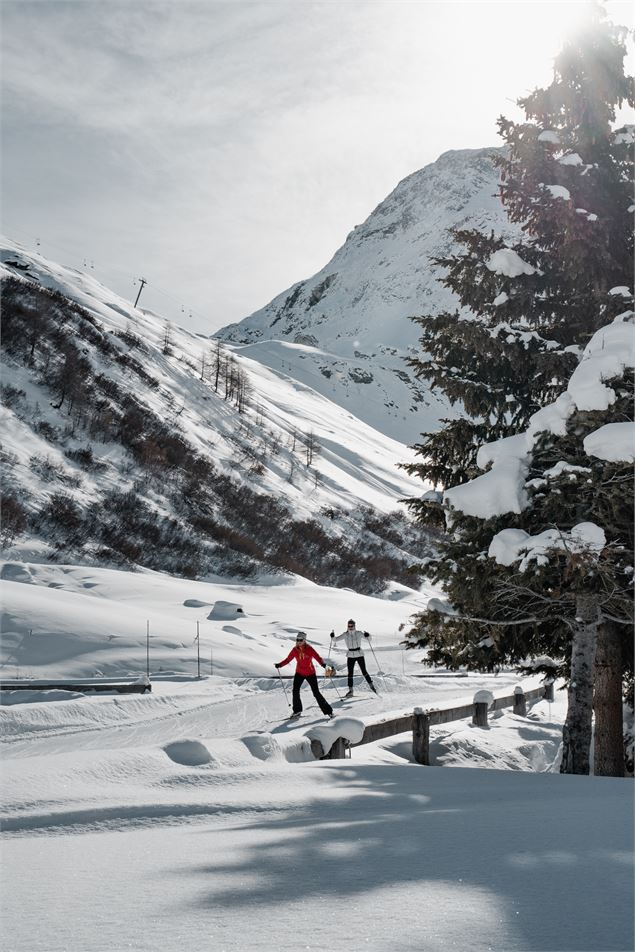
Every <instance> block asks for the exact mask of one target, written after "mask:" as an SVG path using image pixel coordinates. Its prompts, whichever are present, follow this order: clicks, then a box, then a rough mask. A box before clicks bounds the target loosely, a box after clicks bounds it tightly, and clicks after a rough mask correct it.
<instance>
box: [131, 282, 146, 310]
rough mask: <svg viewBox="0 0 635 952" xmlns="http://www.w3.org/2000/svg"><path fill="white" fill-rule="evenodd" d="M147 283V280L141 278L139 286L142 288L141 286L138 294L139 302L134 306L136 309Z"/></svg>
mask: <svg viewBox="0 0 635 952" xmlns="http://www.w3.org/2000/svg"><path fill="white" fill-rule="evenodd" d="M147 283H148V282H147V281H146V279H145V278H139V285H140V286H139V291H138V293H137V300H136V301H135V302H134V306H135V307H136V306H137V304H138V303H139V298H140V297H141V292H142V291H143V289H144V287H145V286H146V284H147Z"/></svg>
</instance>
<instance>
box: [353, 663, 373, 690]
mask: <svg viewBox="0 0 635 952" xmlns="http://www.w3.org/2000/svg"><path fill="white" fill-rule="evenodd" d="M356 663H357V664H358V665H359V670H360V671H361V672H362V674H363V675H364V677H365V678H366V680H367V681H368V683H369V684H372V683H373V679H372V678H371V676H370V674H369V673H368V671H367V670H366V661H365V659H364V658H363V657H362V658H347V659H346V667H347V668H348V687H349V689H350V688H352V687H353V670H354V668H355V664H356Z"/></svg>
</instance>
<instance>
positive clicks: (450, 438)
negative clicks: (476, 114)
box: [406, 9, 633, 668]
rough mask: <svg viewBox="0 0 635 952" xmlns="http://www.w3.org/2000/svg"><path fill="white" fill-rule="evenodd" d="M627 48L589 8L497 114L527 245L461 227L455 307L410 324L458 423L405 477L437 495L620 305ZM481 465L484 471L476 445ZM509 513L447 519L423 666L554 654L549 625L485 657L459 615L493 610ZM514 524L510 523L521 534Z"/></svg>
mask: <svg viewBox="0 0 635 952" xmlns="http://www.w3.org/2000/svg"><path fill="white" fill-rule="evenodd" d="M624 55H625V32H624V31H623V30H622V29H621V28H618V27H615V26H613V25H612V24H610V23H608V22H607V21H606V20H605V19H604V16H603V14H602V12H601V11H600V10H597V9H596V11H595V13H594V16H593V22H592V23H591V25H590V26H589V28H588V30H587V31H585V32H583V33H581V34H580V35H579V36H577V37H576V38H575V39H574V40H571V41H570V42H569V43H568V44H567V45H566V46H565V48H564V50H563V51H562V53H561V54H560V56H559V57H558V59H557V61H556V63H555V68H554V78H553V81H552V83H551V85H550V86H549V87H548V88H547V89H545V90H537V91H535V92H534V93H532V94H531V95H530V96H528V97H527V98H526V99H523V100H520V105H521V106H522V107H523V108H524V110H525V114H526V121H525V122H524V123H521V124H515V123H511V122H508V121H507V120H505V119H501V120H500V121H499V127H500V131H501V134H502V136H503V138H504V140H505V142H506V145H507V147H508V148H507V152H506V155H505V156H499V157H497V158H496V159H495V161H496V162H497V164H498V165H499V166H500V169H501V177H502V184H501V196H502V200H503V202H504V204H505V207H506V209H507V210H508V214H509V217H510V219H511V220H512V221H514V222H517V223H521V224H522V227H523V230H524V232H525V236H526V237H525V238H524V239H523V241H521V242H518V243H516V244H514V245H513V247H509V246H507V245H505V243H504V242H503V241H502V239H499V238H496V237H495V236H493V235H489V236H484V235H482V234H480V233H478V232H475V231H472V232H467V231H466V232H461V233H459V235H458V236H457V237H458V238H459V239H460V242H461V244H462V247H463V249H464V250H463V251H462V252H461V253H457V254H454V255H451V256H448V257H447V258H445V259H443V260H441V261H440V262H439V263H440V264H442V265H444V266H445V268H446V277H445V283H446V285H447V286H448V287H450V288H452V290H453V291H455V293H456V294H457V296H458V298H459V301H460V303H461V305H462V309H461V310H460V311H457V312H455V313H453V314H451V313H446V314H441V315H439V316H437V317H433V318H431V317H423V318H418V319H417V320H418V322H419V323H420V324H421V326H422V328H423V336H422V338H421V344H422V349H423V351H424V354H425V356H422V357H421V358H418V359H416V360H413V361H412V366H413V368H414V370H415V373H416V374H417V375H418V376H420V377H424V378H426V379H427V380H428V381H429V382H430V383H431V384H432V386H434V387H439V388H441V389H442V390H444V391H445V393H446V394H447V395H448V397H449V398H450V400H451V401H452V402H454V403H458V404H462V406H463V408H464V409H465V411H466V416H465V417H464V418H463V419H460V420H457V421H455V422H452V423H449V424H448V426H446V427H445V428H444V429H443V430H441V431H440V432H438V433H436V434H427V435H426V436H425V438H424V440H423V442H422V443H421V444H419V445H418V446H417V447H416V449H417V450H418V452H419V455H420V457H421V459H420V461H418V462H417V463H415V464H414V465H411V466H409V467H406V468H408V469H409V471H410V472H412V473H415V474H417V475H420V476H421V477H422V478H423V479H424V480H427V481H430V482H432V483H434V484H436V485H441V486H442V487H444V488H449V487H452V486H457V485H460V484H461V483H464V482H465V481H466V480H469V479H471V478H474V477H475V476H476V475H477V473H478V471H479V467H478V466H477V449H478V447H479V446H482V444H483V443H488V442H491V441H495V440H498V439H500V438H501V437H505V436H506V435H508V434H512V433H514V432H517V431H518V429H519V428H522V427H523V426H524V425H526V424H527V422H528V420H529V419H530V418H531V415H532V413H534V411H536V410H537V408H538V407H539V406H543V405H545V404H546V403H548V402H549V400H553V399H554V397H555V396H556V395H557V394H558V393H559V392H560V391H561V390H562V389H563V388H564V387H565V386H566V381H567V379H568V377H569V376H570V374H571V372H572V369H573V367H575V365H576V362H577V360H578V359H579V355H580V351H581V348H582V347H584V345H585V343H586V342H587V341H588V339H589V337H590V336H591V335H592V334H593V332H594V331H595V330H596V329H597V328H598V327H599V326H601V325H603V324H605V323H607V322H608V321H610V320H611V319H612V318H613V317H614V316H615V315H616V314H617V313H619V311H621V310H623V309H624V306H625V301H624V297H623V295H624V294H625V293H628V288H627V285H629V284H630V283H631V281H632V266H631V262H632V254H633V239H632V229H631V225H630V216H632V211H633V203H632V199H631V197H630V187H631V180H632V169H633V160H632V159H633V157H632V142H633V135H632V131H631V129H630V128H621V129H618V130H614V129H613V128H612V124H613V123H614V121H615V116H616V110H617V109H618V108H619V106H620V105H621V104H622V103H623V102H624V101H625V100H626V101H628V102H629V103H631V104H632V103H633V82H632V79H630V78H629V77H626V76H625V73H624ZM625 288H626V290H625ZM481 457H482V458H481V462H482V464H483V465H488V464H489V462H490V461H488V458H487V453H486V452H485V451H484V450H481ZM411 507H412V509H413V511H414V513H415V514H416V515H417V516H418V517H419V519H420V520H421V521H422V522H425V523H427V524H431V523H433V522H434V521H435V520H436V521H437V524H438V522H439V521H440V516H441V513H440V507H439V505H438V503H437V502H435V498H434V494H431V493H426V494H424V495H423V496H422V498H420V499H415V500H412V501H411ZM520 509H521V507H520V506H519V505H518V501H517V500H507V502H506V504H505V506H503V507H502V508H500V507H499V508H497V509H496V515H494V514H491V516H490V518H491V520H492V521H491V524H487V525H484V523H483V521H482V519H480V518H473V517H471V516H470V515H469V513H465V512H463V513H460V512H457V513H455V514H453V522H452V526H451V533H450V535H449V537H446V539H445V540H444V541H442V542H441V544H440V546H439V557H438V558H437V559H435V560H431V561H430V562H429V563H428V565H427V566H426V574H427V575H428V577H430V578H431V579H432V580H433V581H434V582H436V583H438V584H441V585H442V586H443V587H444V588H445V590H446V592H447V594H448V598H449V600H450V602H451V603H452V604H453V605H454V606H455V608H456V609H457V610H458V615H457V616H455V617H454V618H452V619H440V618H438V617H437V618H435V617H434V613H432V614H431V615H425V616H422V617H421V618H420V619H419V621H418V623H417V625H416V626H415V629H414V634H415V636H416V638H417V639H418V643H419V644H422V645H425V646H427V647H428V648H429V660H430V661H431V662H432V663H443V664H450V665H453V666H458V665H461V664H467V665H468V666H470V667H473V668H481V667H487V668H491V667H496V666H497V665H498V664H500V663H502V662H503V661H506V662H510V661H511V662H520V661H521V660H522V659H523V658H524V657H526V656H527V655H529V654H534V655H535V654H539V653H541V652H542V653H550V652H552V651H556V652H557V653H560V652H561V651H563V650H564V647H565V646H566V645H567V644H569V643H570V637H569V633H568V630H567V629H566V626H565V627H564V628H563V626H562V624H561V623H560V622H559V621H558V620H557V619H552V620H551V621H549V622H543V623H541V624H540V625H534V624H532V625H527V626H524V627H514V628H513V629H512V628H510V629H509V630H507V629H506V633H505V641H504V650H503V651H501V652H500V653H499V652H497V651H492V650H490V648H491V645H492V644H494V645H495V644H496V643H497V641H498V640H499V635H498V632H499V629H498V628H492V629H491V630H490V629H488V628H487V626H485V627H483V626H482V625H479V626H477V627H476V628H475V626H474V625H473V624H472V623H471V622H469V621H466V620H465V619H466V618H470V617H480V618H490V617H492V614H491V608H492V598H493V586H494V584H496V585H498V584H499V581H500V580H499V575H500V574H501V573H502V574H503V575H504V574H505V573H506V572H507V571H508V570H507V569H501V568H500V567H497V566H496V565H493V564H492V563H491V560H488V559H487V547H488V540H489V539H490V538H491V536H492V534H494V533H495V532H496V531H498V528H499V527H502V526H503V525H507V526H509V524H510V523H509V517H508V515H506V514H507V513H509V512H516V513H520ZM504 514H505V515H504ZM526 518H529V517H528V516H527V517H522V518H521V519H520V521H519V522H518V527H519V528H525V529H526V528H527V525H526V523H525V521H524V519H526ZM501 519H502V521H500V520H501ZM497 520H499V521H500V526H497V524H496V523H497ZM529 528H530V529H531V526H529ZM494 617H495V618H496V620H499V619H500V618H501V617H502V616H501V615H500V614H499V615H498V616H496V615H495V616H494ZM479 646H481V647H479ZM481 649H485V650H481Z"/></svg>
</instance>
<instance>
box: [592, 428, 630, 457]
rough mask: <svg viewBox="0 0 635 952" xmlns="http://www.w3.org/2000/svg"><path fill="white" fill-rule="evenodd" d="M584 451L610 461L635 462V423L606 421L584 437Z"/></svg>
mask: <svg viewBox="0 0 635 952" xmlns="http://www.w3.org/2000/svg"><path fill="white" fill-rule="evenodd" d="M584 452H585V453H586V454H587V456H595V457H597V459H604V460H606V461H607V462H609V463H621V462H625V463H629V462H630V463H632V462H635V423H633V421H632V420H627V421H626V422H624V423H605V424H604V426H601V427H600V428H599V429H598V430H594V431H593V433H589V435H588V436H586V437H585V438H584Z"/></svg>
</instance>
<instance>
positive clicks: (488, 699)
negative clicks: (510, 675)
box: [474, 688, 516, 707]
mask: <svg viewBox="0 0 635 952" xmlns="http://www.w3.org/2000/svg"><path fill="white" fill-rule="evenodd" d="M515 690H516V689H515V688H514V691H515ZM474 703H475V704H489V705H490V707H491V705H492V704H493V703H494V695H493V694H492V692H491V691H485V690H484V689H481V690H480V691H477V692H476V694H475V695H474Z"/></svg>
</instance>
